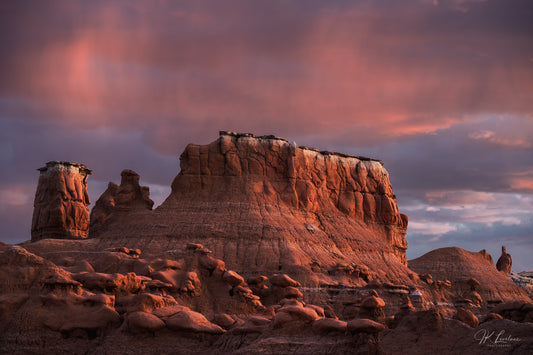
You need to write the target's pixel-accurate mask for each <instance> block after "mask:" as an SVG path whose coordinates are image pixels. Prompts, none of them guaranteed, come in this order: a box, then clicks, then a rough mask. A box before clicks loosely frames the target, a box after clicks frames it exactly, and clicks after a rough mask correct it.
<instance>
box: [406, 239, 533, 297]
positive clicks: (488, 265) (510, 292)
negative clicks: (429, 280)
mask: <svg viewBox="0 0 533 355" xmlns="http://www.w3.org/2000/svg"><path fill="white" fill-rule="evenodd" d="M409 268H410V269H412V270H414V271H416V272H417V273H419V274H430V275H432V277H433V280H449V281H451V290H450V292H451V294H452V297H454V298H456V299H457V298H467V299H468V297H471V296H472V294H473V292H474V295H475V294H478V295H480V296H481V298H482V301H483V303H484V304H487V303H489V304H493V305H494V304H496V303H499V302H502V301H510V300H529V297H528V296H527V294H526V293H525V292H524V290H522V289H521V288H520V287H518V286H516V285H515V284H514V283H513V282H512V281H511V280H510V279H509V278H508V277H507V276H506V275H505V274H503V273H501V272H498V270H496V268H495V267H494V264H493V261H492V257H491V256H490V255H489V254H487V252H486V251H485V250H482V251H480V252H478V253H474V252H470V251H467V250H464V249H461V248H456V247H452V248H441V249H436V250H433V251H430V252H429V253H427V254H424V255H422V256H421V257H419V258H417V259H414V260H409ZM469 301H470V303H474V304H475V303H476V302H475V300H474V299H469Z"/></svg>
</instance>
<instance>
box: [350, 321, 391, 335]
mask: <svg viewBox="0 0 533 355" xmlns="http://www.w3.org/2000/svg"><path fill="white" fill-rule="evenodd" d="M347 329H348V331H349V332H351V333H360V332H364V333H379V332H382V331H384V330H385V329H386V327H385V326H384V325H383V324H381V323H378V322H374V321H373V320H370V319H352V320H351V321H349V322H348V323H347Z"/></svg>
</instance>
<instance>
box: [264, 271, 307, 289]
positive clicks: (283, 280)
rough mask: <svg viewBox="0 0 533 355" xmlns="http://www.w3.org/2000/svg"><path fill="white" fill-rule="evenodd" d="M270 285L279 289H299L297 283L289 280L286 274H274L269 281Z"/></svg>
mask: <svg viewBox="0 0 533 355" xmlns="http://www.w3.org/2000/svg"><path fill="white" fill-rule="evenodd" d="M268 280H269V281H270V283H271V284H272V285H275V286H279V287H299V286H301V285H300V283H299V282H298V281H295V280H293V279H291V278H290V277H289V276H288V275H286V274H275V275H273V276H271V277H270V278H269V279H268Z"/></svg>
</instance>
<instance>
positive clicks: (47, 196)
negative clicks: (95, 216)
mask: <svg viewBox="0 0 533 355" xmlns="http://www.w3.org/2000/svg"><path fill="white" fill-rule="evenodd" d="M37 170H39V171H40V172H41V174H40V176H39V183H38V185H37V191H36V193H35V201H34V203H33V220H32V224H31V240H32V241H33V242H34V241H38V240H41V239H45V238H58V239H82V238H87V233H88V231H89V208H88V206H89V204H90V201H89V195H88V193H87V177H88V176H89V175H91V174H92V171H91V170H89V169H87V167H86V166H85V165H83V164H78V163H70V162H65V161H51V162H48V163H46V166H45V167H42V168H39V169H37Z"/></svg>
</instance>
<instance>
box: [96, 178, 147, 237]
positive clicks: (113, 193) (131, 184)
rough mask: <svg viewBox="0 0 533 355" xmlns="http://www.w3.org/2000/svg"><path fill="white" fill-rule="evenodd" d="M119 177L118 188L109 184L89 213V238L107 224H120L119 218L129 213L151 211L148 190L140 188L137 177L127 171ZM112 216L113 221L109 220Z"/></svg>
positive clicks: (98, 232)
mask: <svg viewBox="0 0 533 355" xmlns="http://www.w3.org/2000/svg"><path fill="white" fill-rule="evenodd" d="M120 175H121V181H120V186H119V185H117V184H115V183H113V182H110V183H109V185H108V186H107V190H105V191H104V193H103V194H102V195H101V196H100V198H99V199H98V200H97V201H96V204H95V206H94V208H93V209H92V211H91V229H90V235H91V236H95V235H99V234H101V233H102V229H103V228H104V227H105V226H106V225H107V224H110V223H121V221H122V218H121V217H123V215H124V214H127V213H128V212H130V211H135V210H141V211H144V210H152V207H153V205H154V202H153V201H152V200H151V199H150V190H149V188H148V187H146V186H140V184H139V180H140V177H139V175H138V174H137V173H136V172H134V171H132V170H127V169H126V170H123V171H122V173H121V174H120ZM112 215H113V217H114V220H109V218H110V217H111V216H112Z"/></svg>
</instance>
